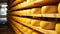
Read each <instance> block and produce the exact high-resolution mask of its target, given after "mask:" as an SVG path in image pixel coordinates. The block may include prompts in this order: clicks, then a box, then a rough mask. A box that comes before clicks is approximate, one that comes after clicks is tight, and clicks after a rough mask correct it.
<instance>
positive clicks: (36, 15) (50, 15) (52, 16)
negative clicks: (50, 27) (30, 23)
mask: <svg viewBox="0 0 60 34" xmlns="http://www.w3.org/2000/svg"><path fill="white" fill-rule="evenodd" d="M10 15H15V16H16V15H17V16H33V17H34V16H35V17H49V18H60V14H10Z"/></svg>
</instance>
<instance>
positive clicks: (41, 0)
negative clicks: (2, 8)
mask: <svg viewBox="0 0 60 34" xmlns="http://www.w3.org/2000/svg"><path fill="white" fill-rule="evenodd" d="M16 1H17V0H16ZM25 2H27V0H26V1H25ZM59 2H60V0H36V1H34V2H31V3H27V4H26V5H24V2H17V3H15V0H12V1H11V2H10V4H11V5H10V6H8V12H7V13H8V18H9V19H10V20H9V21H10V22H11V24H13V22H12V21H15V22H17V23H18V24H21V25H23V26H25V27H27V28H30V29H31V30H34V31H36V32H37V33H41V34H57V32H56V31H55V30H45V29H43V28H41V27H36V26H32V25H30V24H26V23H24V22H20V21H19V20H15V18H12V16H17V17H21V16H24V17H25V16H26V17H25V18H27V17H39V18H41V17H43V18H44V17H46V18H55V19H56V18H60V14H58V13H54V14H18V13H16V14H13V13H11V12H14V11H16V12H17V11H19V10H26V9H31V8H41V7H42V6H47V5H57V4H58V3H59ZM21 3H23V5H22V6H21V5H20V4H21ZM10 16H11V17H10ZM11 20H12V21H11ZM14 26H16V24H15V25H14ZM17 29H18V30H19V28H18V27H17ZM21 32H23V33H24V34H25V32H24V31H22V29H21Z"/></svg>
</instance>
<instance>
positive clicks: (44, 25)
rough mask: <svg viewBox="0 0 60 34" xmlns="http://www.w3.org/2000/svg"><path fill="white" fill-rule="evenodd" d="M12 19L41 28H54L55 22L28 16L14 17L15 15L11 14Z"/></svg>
mask: <svg viewBox="0 0 60 34" xmlns="http://www.w3.org/2000/svg"><path fill="white" fill-rule="evenodd" d="M11 18H13V19H14V20H16V21H18V22H22V23H26V24H30V25H32V26H37V27H41V28H43V29H47V30H50V29H51V30H54V29H55V25H56V22H50V21H43V20H35V19H29V18H23V17H16V16H11Z"/></svg>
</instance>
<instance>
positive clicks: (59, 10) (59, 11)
mask: <svg viewBox="0 0 60 34" xmlns="http://www.w3.org/2000/svg"><path fill="white" fill-rule="evenodd" d="M58 13H59V14H60V3H59V5H58Z"/></svg>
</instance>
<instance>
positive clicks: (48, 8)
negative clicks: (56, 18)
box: [41, 6, 58, 14]
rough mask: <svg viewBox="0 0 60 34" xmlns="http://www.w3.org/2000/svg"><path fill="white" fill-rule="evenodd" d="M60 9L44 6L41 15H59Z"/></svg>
mask: <svg viewBox="0 0 60 34" xmlns="http://www.w3.org/2000/svg"><path fill="white" fill-rule="evenodd" d="M57 8H58V7H57V6H43V7H42V8H41V13H42V14H45V13H57V12H58V9H57Z"/></svg>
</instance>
